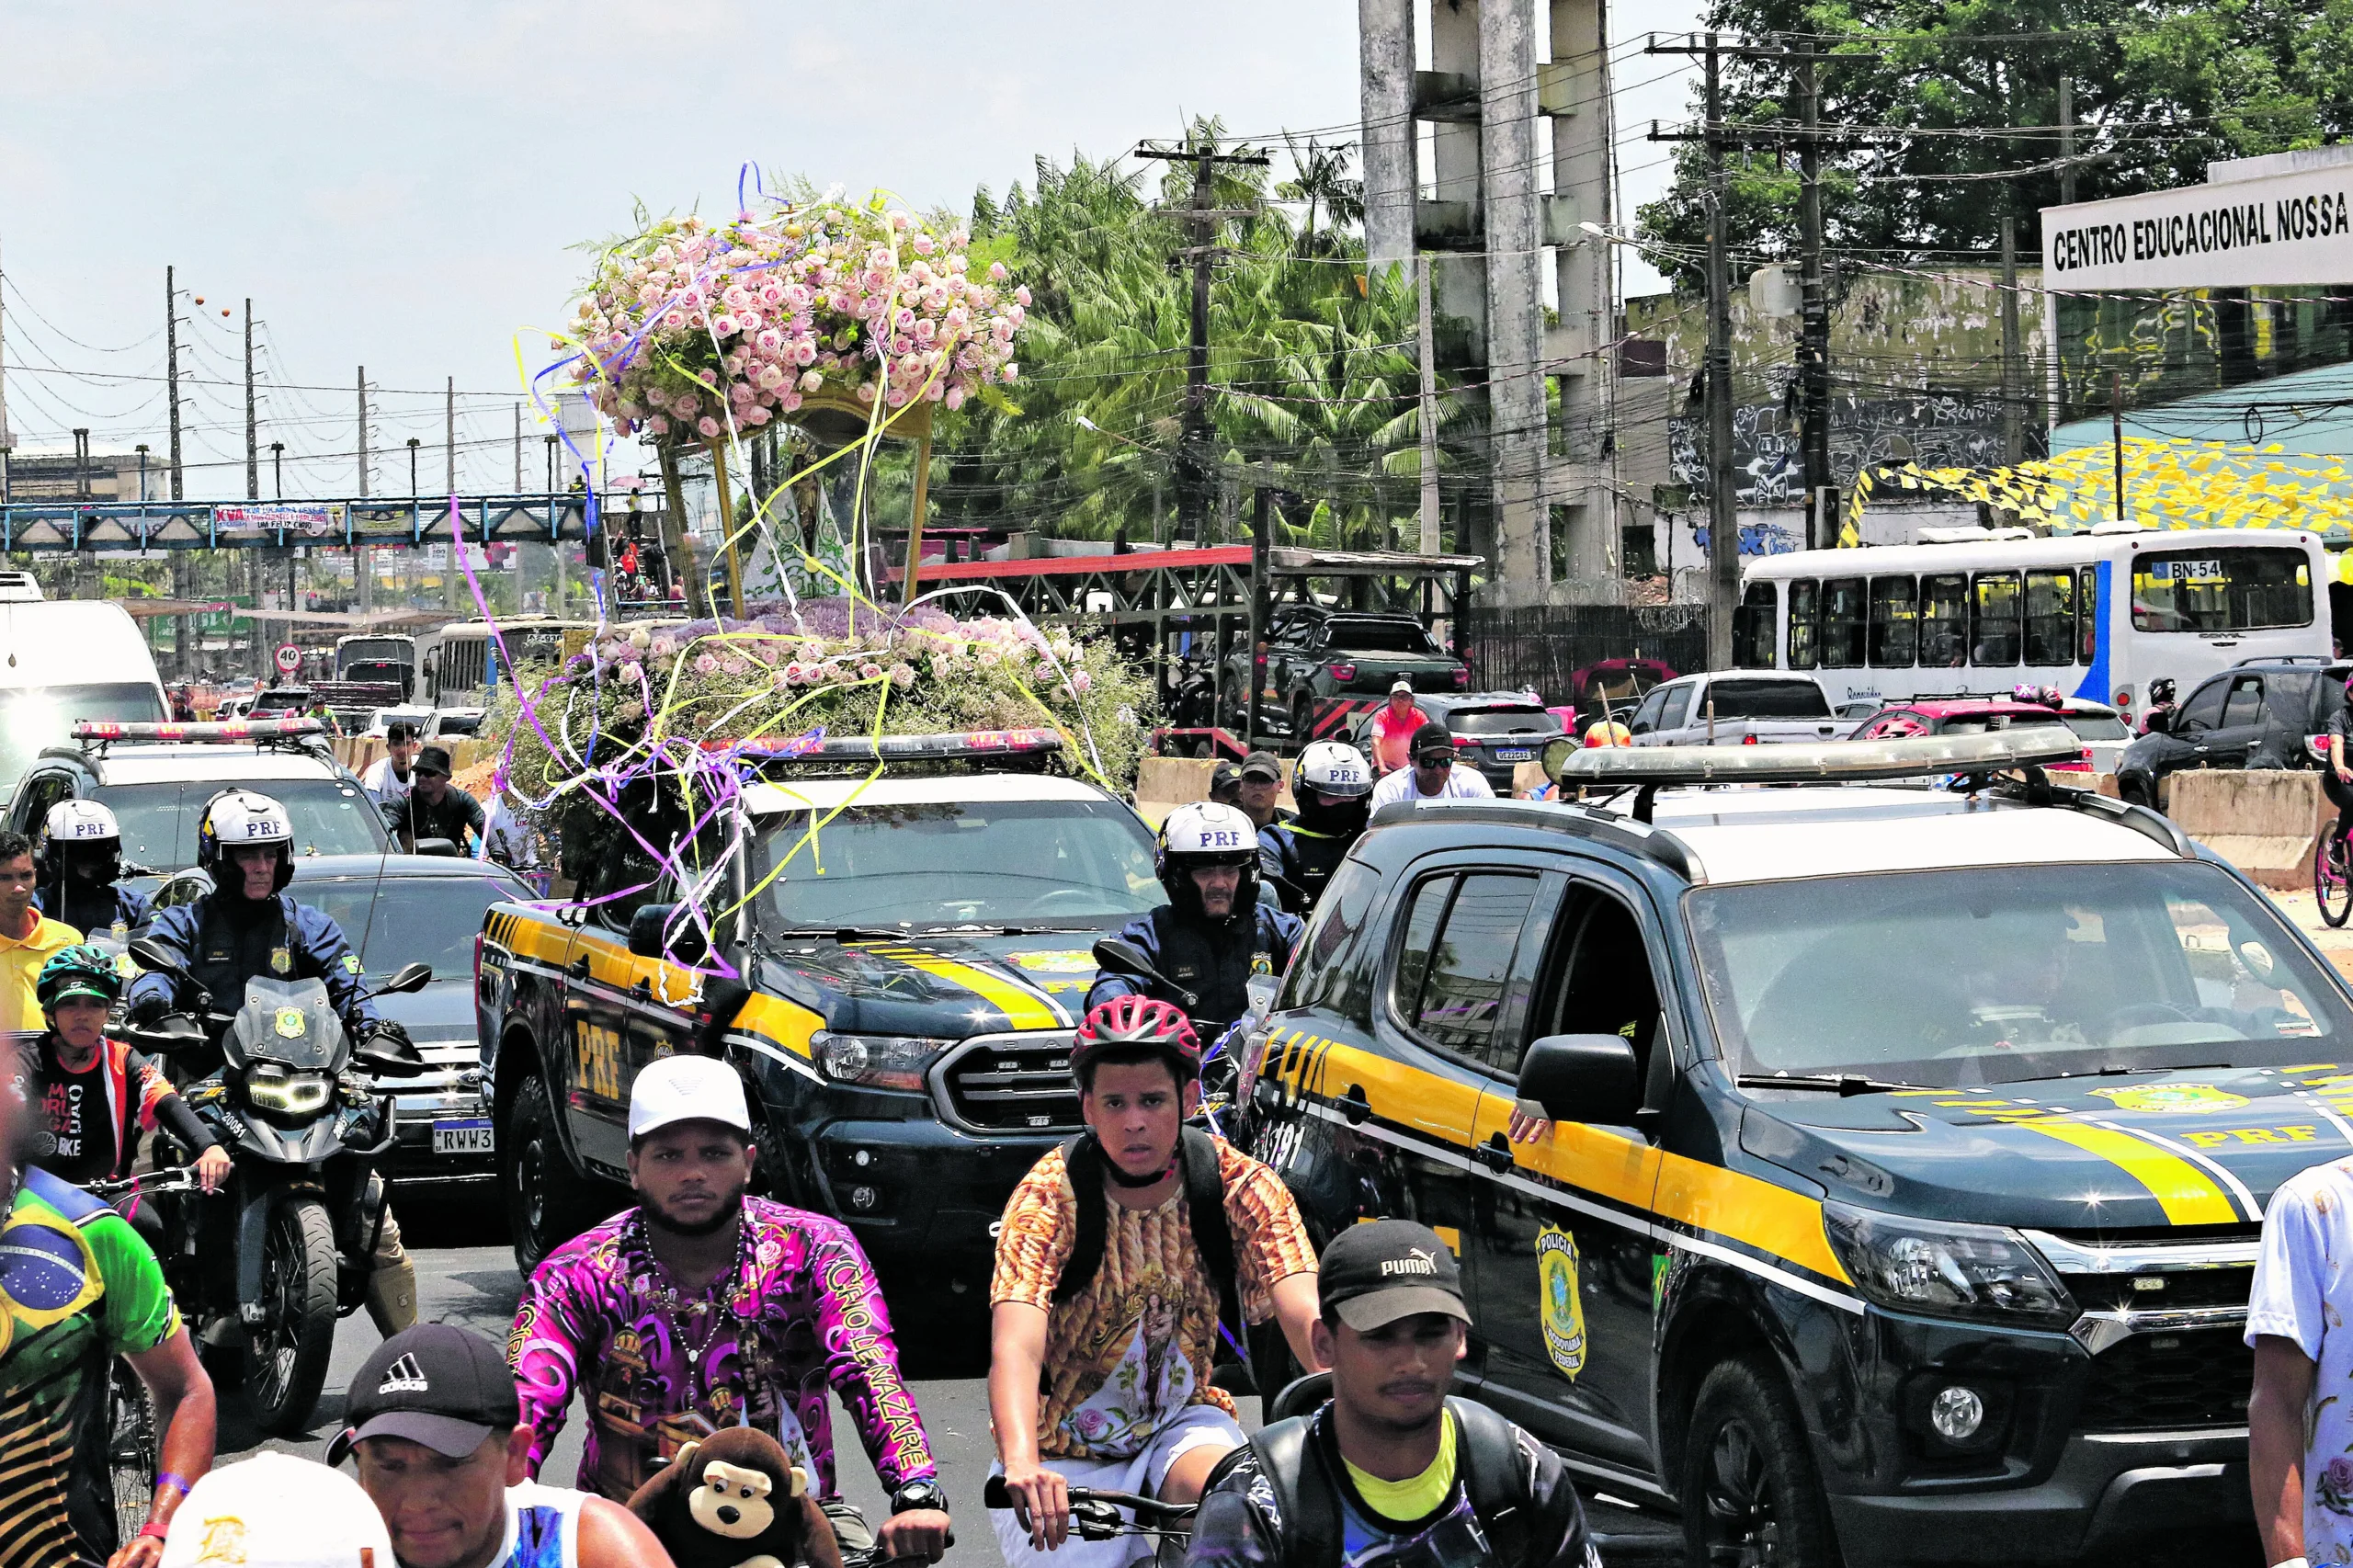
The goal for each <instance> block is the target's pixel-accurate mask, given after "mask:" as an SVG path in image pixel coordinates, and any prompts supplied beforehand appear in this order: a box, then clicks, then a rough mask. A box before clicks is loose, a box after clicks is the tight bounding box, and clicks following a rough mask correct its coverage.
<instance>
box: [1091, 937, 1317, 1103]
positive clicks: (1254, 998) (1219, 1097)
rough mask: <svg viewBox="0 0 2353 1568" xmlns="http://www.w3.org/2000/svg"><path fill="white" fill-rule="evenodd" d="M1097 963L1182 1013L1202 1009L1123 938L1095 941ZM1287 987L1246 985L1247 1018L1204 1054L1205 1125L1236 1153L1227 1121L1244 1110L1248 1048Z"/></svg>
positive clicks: (1262, 980) (1269, 979) (1272, 982)
mask: <svg viewBox="0 0 2353 1568" xmlns="http://www.w3.org/2000/svg"><path fill="white" fill-rule="evenodd" d="M1093 957H1094V959H1095V967H1096V968H1097V969H1100V970H1107V971H1109V972H1111V973H1113V974H1124V975H1126V976H1128V977H1129V978H1131V979H1133V980H1141V981H1142V982H1144V983H1146V984H1148V985H1151V986H1154V987H1155V988H1156V989H1157V991H1158V994H1160V995H1162V996H1165V997H1166V998H1167V999H1168V1000H1169V1001H1171V1002H1174V1003H1176V1006H1179V1007H1182V1008H1183V1009H1184V1010H1185V1011H1186V1012H1187V1013H1188V1014H1190V1013H1191V1012H1192V1011H1193V1009H1194V1008H1195V1007H1196V1006H1199V1004H1200V996H1199V994H1198V993H1196V992H1193V991H1188V990H1187V989H1186V988H1185V987H1184V986H1182V985H1179V984H1177V983H1176V982H1175V981H1173V980H1171V979H1169V978H1168V977H1167V976H1166V975H1165V974H1163V973H1161V972H1160V971H1158V970H1157V969H1155V968H1154V967H1153V964H1152V960H1150V959H1149V958H1147V957H1146V956H1145V955H1144V951H1143V949H1141V948H1139V947H1137V946H1136V945H1135V944H1134V943H1133V942H1131V941H1128V940H1127V939H1125V938H1124V937H1097V939H1096V942H1095V947H1094V951H1093ZM1281 985H1282V983H1281V981H1279V980H1278V979H1277V978H1276V977H1275V976H1273V975H1271V974H1254V975H1252V976H1251V977H1250V978H1249V980H1248V981H1247V982H1246V983H1245V986H1244V989H1245V990H1246V991H1247V992H1248V993H1249V996H1250V1005H1249V1007H1248V1008H1247V1009H1246V1010H1245V1012H1244V1013H1243V1015H1242V1016H1241V1017H1238V1018H1236V1019H1234V1020H1233V1023H1231V1024H1229V1025H1227V1026H1226V1028H1224V1030H1223V1031H1222V1032H1221V1033H1220V1034H1219V1035H1218V1037H1217V1039H1215V1040H1211V1042H1210V1043H1209V1045H1208V1046H1207V1047H1206V1048H1204V1049H1203V1051H1201V1110H1200V1115H1201V1117H1202V1119H1204V1120H1205V1121H1206V1122H1207V1123H1208V1125H1209V1126H1210V1127H1211V1130H1212V1131H1217V1132H1219V1133H1220V1135H1221V1136H1222V1137H1224V1138H1225V1139H1226V1140H1227V1142H1231V1143H1233V1144H1234V1145H1235V1146H1236V1147H1242V1146H1244V1142H1243V1140H1242V1138H1241V1137H1239V1136H1238V1135H1237V1133H1236V1130H1235V1129H1233V1127H1230V1126H1227V1125H1225V1119H1226V1118H1228V1117H1231V1116H1236V1115H1239V1114H1241V1113H1242V1112H1243V1110H1244V1109H1245V1108H1244V1106H1243V1105H1242V1095H1243V1094H1244V1093H1245V1092H1246V1090H1245V1088H1244V1085H1242V1084H1241V1073H1242V1068H1241V1063H1242V1058H1243V1049H1242V1048H1243V1044H1244V1042H1245V1040H1248V1039H1249V1038H1250V1036H1251V1034H1252V1032H1253V1031H1254V1030H1256V1028H1258V1026H1259V1025H1261V1024H1263V1023H1265V1022H1266V1020H1267V1014H1268V1013H1270V1012H1272V1011H1273V1010H1274V1006H1275V993H1276V992H1277V991H1279V989H1281Z"/></svg>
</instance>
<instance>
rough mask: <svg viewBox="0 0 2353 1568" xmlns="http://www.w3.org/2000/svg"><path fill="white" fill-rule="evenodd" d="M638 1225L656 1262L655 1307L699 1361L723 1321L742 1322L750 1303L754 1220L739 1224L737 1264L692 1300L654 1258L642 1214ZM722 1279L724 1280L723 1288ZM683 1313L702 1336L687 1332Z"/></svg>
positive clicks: (642, 1241) (642, 1240) (745, 1219)
mask: <svg viewBox="0 0 2353 1568" xmlns="http://www.w3.org/2000/svg"><path fill="white" fill-rule="evenodd" d="M636 1224H637V1240H638V1242H639V1243H640V1244H642V1245H643V1246H644V1248H645V1256H647V1258H649V1259H650V1260H651V1261H652V1262H653V1265H654V1278H655V1279H656V1280H657V1283H656V1285H655V1287H654V1292H653V1305H654V1308H655V1309H656V1310H657V1311H659V1312H661V1313H662V1315H663V1316H664V1317H665V1318H666V1319H668V1320H669V1324H670V1332H671V1335H672V1336H673V1337H675V1338H676V1340H677V1342H678V1343H679V1344H680V1345H682V1346H685V1347H686V1351H687V1358H688V1360H689V1361H690V1362H691V1361H698V1360H699V1359H701V1358H702V1354H703V1352H704V1351H706V1350H708V1349H710V1342H711V1341H712V1340H713V1339H714V1338H716V1337H718V1335H719V1324H720V1319H721V1318H722V1316H725V1315H727V1314H729V1313H732V1314H733V1315H734V1316H735V1317H737V1318H739V1319H740V1318H742V1317H743V1316H744V1315H745V1308H746V1307H747V1306H748V1305H749V1304H750V1301H751V1292H750V1290H749V1289H748V1288H747V1287H746V1286H745V1282H744V1278H745V1275H746V1274H748V1273H750V1272H751V1264H752V1225H751V1217H750V1216H749V1215H745V1216H744V1217H743V1218H741V1219H740V1220H738V1221H737V1222H736V1227H735V1259H734V1261H733V1263H732V1264H730V1265H729V1266H728V1268H727V1271H726V1272H725V1273H724V1274H722V1276H720V1278H717V1279H713V1280H712V1281H711V1282H710V1285H708V1286H705V1287H704V1289H703V1290H702V1292H701V1293H699V1294H698V1295H696V1296H695V1297H694V1298H693V1299H691V1300H689V1299H688V1298H687V1297H686V1296H685V1295H684V1294H683V1293H681V1292H680V1290H678V1287H677V1286H676V1284H675V1283H674V1282H673V1281H672V1280H671V1278H670V1273H669V1270H668V1269H667V1268H665V1267H664V1266H663V1263H662V1260H661V1258H660V1257H659V1256H656V1255H655V1253H654V1241H653V1237H652V1236H651V1235H649V1234H648V1233H647V1232H646V1228H645V1217H644V1215H643V1214H642V1213H641V1214H639V1215H638V1216H637V1219H636ZM722 1280H724V1281H725V1283H724V1284H723V1285H722ZM714 1290H716V1291H717V1292H718V1296H717V1299H716V1300H714V1299H713V1298H712V1292H713V1291H714ZM722 1309H724V1310H723V1311H722ZM681 1314H684V1315H685V1317H690V1318H692V1319H693V1320H694V1321H695V1322H696V1323H697V1324H700V1325H701V1328H702V1333H701V1335H700V1336H699V1337H697V1336H694V1335H689V1334H688V1330H687V1324H686V1323H685V1322H684V1321H683V1320H682V1317H681Z"/></svg>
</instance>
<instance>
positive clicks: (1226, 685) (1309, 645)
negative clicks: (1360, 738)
mask: <svg viewBox="0 0 2353 1568" xmlns="http://www.w3.org/2000/svg"><path fill="white" fill-rule="evenodd" d="M1249 658H1250V653H1249V650H1248V649H1246V648H1238V649H1236V650H1234V651H1233V653H1230V654H1228V655H1227V656H1226V665H1225V671H1224V674H1223V675H1222V676H1221V678H1220V680H1219V691H1220V695H1221V697H1222V699H1223V706H1224V709H1225V711H1226V712H1227V713H1228V714H1229V715H1232V714H1239V713H1240V712H1241V711H1242V705H1243V693H1244V692H1245V691H1246V690H1247V689H1248V687H1246V686H1245V672H1246V671H1247V669H1248V667H1249ZM1266 680H1267V684H1266V687H1265V688H1264V689H1263V690H1262V691H1261V692H1260V694H1259V695H1260V697H1261V699H1263V700H1264V701H1265V703H1266V705H1267V717H1269V718H1272V719H1275V720H1277V721H1278V722H1286V723H1288V724H1289V725H1290V733H1291V737H1292V738H1293V739H1294V740H1297V741H1302V742H1303V741H1307V740H1311V739H1322V738H1326V736H1324V735H1318V734H1317V733H1316V730H1317V725H1318V722H1319V721H1323V722H1325V727H1326V730H1327V732H1329V730H1330V726H1329V723H1328V721H1329V720H1330V718H1331V716H1332V715H1331V709H1332V707H1333V705H1334V703H1335V702H1337V703H1338V704H1339V706H1340V708H1341V709H1342V710H1345V711H1354V710H1357V709H1360V708H1362V707H1364V706H1366V705H1368V704H1370V703H1374V702H1378V701H1380V700H1381V699H1382V698H1384V697H1386V696H1388V695H1389V688H1390V687H1392V686H1394V685H1395V684H1396V683H1397V682H1398V681H1400V680H1407V681H1411V682H1412V683H1413V686H1414V689H1415V691H1416V692H1425V691H1428V692H1440V691H1461V690H1462V689H1463V688H1464V687H1467V686H1469V685H1470V684H1471V671H1470V666H1468V665H1465V664H1464V663H1463V662H1462V661H1461V660H1460V659H1458V658H1456V657H1455V656H1454V655H1453V654H1451V653H1448V652H1447V651H1446V649H1445V648H1444V647H1442V646H1440V645H1439V643H1438V639H1437V638H1435V637H1433V636H1431V635H1430V633H1429V631H1428V629H1427V628H1426V627H1424V626H1423V625H1422V623H1421V622H1420V621H1419V620H1417V619H1415V618H1414V617H1412V616H1410V615H1395V614H1373V613H1371V612H1370V611H1359V610H1340V609H1326V608H1324V607H1323V606H1321V605H1282V606H1279V607H1278V608H1276V610H1275V612H1274V617H1273V619H1271V620H1270V621H1269V622H1268V624H1267V668H1266ZM1333 738H1336V733H1333Z"/></svg>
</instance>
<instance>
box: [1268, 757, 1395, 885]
mask: <svg viewBox="0 0 2353 1568" xmlns="http://www.w3.org/2000/svg"><path fill="white" fill-rule="evenodd" d="M1291 790H1292V792H1293V793H1294V794H1295V795H1297V796H1298V798H1299V815H1298V816H1297V817H1295V818H1290V819H1287V820H1277V821H1275V822H1271V823H1269V824H1267V825H1266V826H1265V827H1262V828H1260V829H1259V830H1258V869H1259V874H1260V875H1262V876H1263V877H1265V878H1266V880H1267V881H1269V882H1272V883H1273V884H1274V885H1275V886H1276V887H1277V888H1279V890H1280V891H1281V892H1282V901H1283V907H1284V908H1285V909H1287V910H1289V911H1290V913H1291V914H1293V915H1300V916H1302V918H1304V917H1305V916H1306V915H1307V914H1308V913H1309V912H1310V911H1311V910H1313V908H1314V907H1315V901H1316V900H1317V899H1319V898H1322V897H1323V896H1324V884H1325V883H1326V882H1328V881H1331V880H1332V873H1333V872H1334V871H1336V870H1337V869H1339V866H1340V862H1341V861H1342V860H1343V859H1345V858H1347V853H1348V846H1350V845H1352V844H1354V843H1355V842H1356V841H1357V838H1358V835H1360V834H1362V833H1363V832H1364V824H1365V819H1366V818H1367V817H1368V816H1370V814H1371V812H1370V800H1369V798H1370V795H1371V794H1372V769H1371V767H1370V766H1368V765H1367V764H1366V762H1365V759H1364V754H1363V753H1362V752H1359V751H1358V750H1357V748H1356V747H1354V746H1352V745H1349V744H1347V743H1346V742H1345V741H1317V742H1316V743H1315V744H1313V745H1312V746H1309V747H1308V748H1307V749H1306V750H1305V751H1303V752H1302V753H1300V754H1299V768H1298V771H1297V772H1296V773H1295V774H1294V775H1293V776H1292V778H1291Z"/></svg>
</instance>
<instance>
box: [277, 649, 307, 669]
mask: <svg viewBox="0 0 2353 1568" xmlns="http://www.w3.org/2000/svg"><path fill="white" fill-rule="evenodd" d="M277 658H278V674H280V675H288V676H290V675H292V674H293V673H294V672H295V671H296V670H299V669H301V667H302V650H301V649H300V648H297V647H296V646H294V644H293V643H291V642H280V643H279V644H278V654H277Z"/></svg>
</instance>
